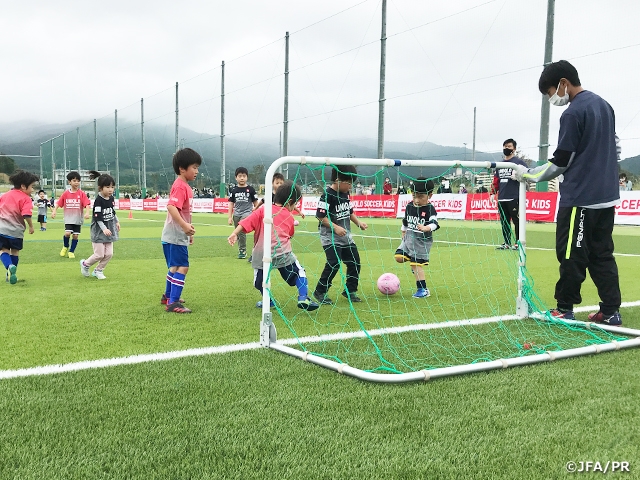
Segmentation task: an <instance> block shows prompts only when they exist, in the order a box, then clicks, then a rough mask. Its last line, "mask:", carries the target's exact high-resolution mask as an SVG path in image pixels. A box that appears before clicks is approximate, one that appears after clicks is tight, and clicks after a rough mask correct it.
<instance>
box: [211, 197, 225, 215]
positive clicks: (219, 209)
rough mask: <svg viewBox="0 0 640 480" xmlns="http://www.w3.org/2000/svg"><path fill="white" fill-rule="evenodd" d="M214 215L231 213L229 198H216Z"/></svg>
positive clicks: (214, 200)
mask: <svg viewBox="0 0 640 480" xmlns="http://www.w3.org/2000/svg"><path fill="white" fill-rule="evenodd" d="M213 213H229V199H228V198H214V199H213Z"/></svg>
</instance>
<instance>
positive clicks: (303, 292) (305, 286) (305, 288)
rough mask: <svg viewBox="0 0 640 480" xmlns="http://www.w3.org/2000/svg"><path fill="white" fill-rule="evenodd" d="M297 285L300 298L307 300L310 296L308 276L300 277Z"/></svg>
mask: <svg viewBox="0 0 640 480" xmlns="http://www.w3.org/2000/svg"><path fill="white" fill-rule="evenodd" d="M296 287H297V288H298V300H306V299H307V297H308V296H309V281H308V280H307V277H298V279H297V280H296Z"/></svg>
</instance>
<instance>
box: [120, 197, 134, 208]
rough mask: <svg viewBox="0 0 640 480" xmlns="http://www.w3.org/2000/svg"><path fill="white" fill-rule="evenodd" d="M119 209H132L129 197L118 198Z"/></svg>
mask: <svg viewBox="0 0 640 480" xmlns="http://www.w3.org/2000/svg"><path fill="white" fill-rule="evenodd" d="M117 206H118V210H131V200H129V199H128V198H121V199H120V200H118V205H117Z"/></svg>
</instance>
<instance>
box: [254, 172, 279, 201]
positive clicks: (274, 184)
mask: <svg viewBox="0 0 640 480" xmlns="http://www.w3.org/2000/svg"><path fill="white" fill-rule="evenodd" d="M283 183H284V175H282V174H281V173H280V172H276V173H274V174H273V179H272V180H271V203H272V204H273V203H276V192H277V191H278V188H280V185H282V184H283ZM261 205H264V198H261V199H260V200H258V203H257V204H256V206H255V208H254V210H255V209H256V208H260V206H261Z"/></svg>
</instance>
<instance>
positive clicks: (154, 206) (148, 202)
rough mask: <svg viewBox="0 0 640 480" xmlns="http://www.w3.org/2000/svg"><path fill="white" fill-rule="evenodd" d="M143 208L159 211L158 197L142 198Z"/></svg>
mask: <svg viewBox="0 0 640 480" xmlns="http://www.w3.org/2000/svg"><path fill="white" fill-rule="evenodd" d="M142 209H143V210H149V211H153V212H155V211H157V210H158V199H157V198H145V199H144V200H142Z"/></svg>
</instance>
